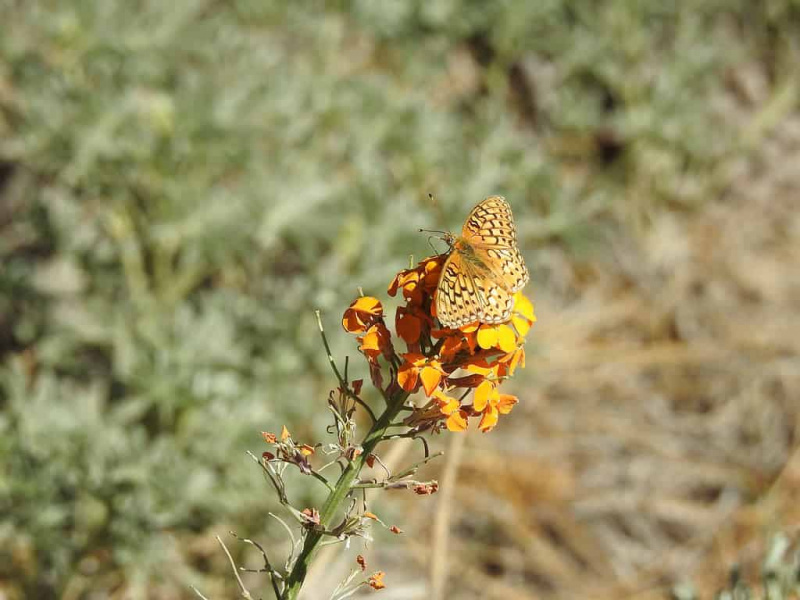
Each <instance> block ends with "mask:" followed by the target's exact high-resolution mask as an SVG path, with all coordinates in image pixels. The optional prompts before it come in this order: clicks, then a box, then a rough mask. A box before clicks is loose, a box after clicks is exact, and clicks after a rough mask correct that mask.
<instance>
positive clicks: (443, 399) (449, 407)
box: [433, 390, 461, 417]
mask: <svg viewBox="0 0 800 600" xmlns="http://www.w3.org/2000/svg"><path fill="white" fill-rule="evenodd" d="M433 400H434V402H436V403H437V404H438V405H439V410H440V411H441V413H442V414H443V415H444V416H446V417H449V416H450V415H452V414H453V413H454V412H456V411H457V410H458V409H459V408H461V404H460V403H459V401H458V400H457V399H456V398H453V397H452V396H447V395H445V394H444V392H442V391H440V390H436V391H435V392H433Z"/></svg>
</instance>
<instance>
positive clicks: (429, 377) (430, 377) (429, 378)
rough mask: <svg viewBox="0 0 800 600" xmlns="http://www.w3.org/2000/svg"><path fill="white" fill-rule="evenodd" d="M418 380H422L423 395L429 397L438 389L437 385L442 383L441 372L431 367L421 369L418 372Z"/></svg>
mask: <svg viewBox="0 0 800 600" xmlns="http://www.w3.org/2000/svg"><path fill="white" fill-rule="evenodd" d="M420 379H422V387H423V388H424V389H425V395H426V396H430V395H431V394H432V393H433V391H434V390H435V389H436V388H437V387H439V383H440V382H441V381H442V372H441V371H440V370H438V369H435V368H433V367H423V368H422V371H421V372H420Z"/></svg>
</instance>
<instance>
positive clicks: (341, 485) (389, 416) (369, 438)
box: [282, 392, 408, 600]
mask: <svg viewBox="0 0 800 600" xmlns="http://www.w3.org/2000/svg"><path fill="white" fill-rule="evenodd" d="M406 398H408V393H407V392H398V393H397V394H395V395H394V396H392V397H391V398H390V400H391V401H390V402H389V403H388V406H387V407H386V409H385V410H384V411H383V413H382V414H381V416H380V417H378V420H377V421H375V423H374V424H373V425H372V429H370V430H369V432H368V433H367V435H366V436H365V437H364V440H363V441H362V442H361V447H362V449H363V452H362V453H361V454H359V455H358V456H357V457H356V458H354V459H353V460H352V461H350V464H348V465H347V467H346V468H345V470H344V471H343V472H342V474H341V476H340V477H339V480H338V481H337V482H336V486H335V487H334V489H333V491H332V492H331V493H330V494H328V498H327V500H325V504H323V505H322V509H321V510H320V525H321V526H323V527H325V528H326V529H327V528H330V527H331V526H332V525H333V524H334V523H333V521H334V519H335V518H336V516H337V514H338V513H339V511H340V508H341V506H342V503H343V502H344V501H345V500H346V499H347V496H348V494H349V493H350V491H351V490H352V489H353V483H354V482H355V480H356V478H357V477H358V475H359V473H361V469H362V468H363V467H364V464H366V461H367V457H368V456H369V455H370V454H371V453H372V452H373V450H375V447H376V446H377V445H378V444H379V443H380V442H381V441H382V438H383V436H384V434H385V433H386V429H387V428H388V427H389V424H390V423H391V422H392V421H393V420H394V418H395V417H396V416H397V415H398V413H399V412H400V409H401V408H402V407H403V403H404V402H405V401H406ZM321 540H322V533H320V532H318V531H313V530H310V531H308V532H307V533H306V537H305V542H304V543H303V549H302V550H301V551H300V555H299V556H298V557H297V561H296V562H295V563H294V567H293V568H292V572H291V573H289V576H288V578H287V579H286V587H285V588H284V591H283V598H282V600H297V597H298V595H299V594H300V588H301V587H302V585H303V582H304V581H305V578H306V575H307V574H308V569H309V567H310V565H311V561H312V560H313V559H314V556H315V555H316V553H317V551H318V550H319V545H320V541H321Z"/></svg>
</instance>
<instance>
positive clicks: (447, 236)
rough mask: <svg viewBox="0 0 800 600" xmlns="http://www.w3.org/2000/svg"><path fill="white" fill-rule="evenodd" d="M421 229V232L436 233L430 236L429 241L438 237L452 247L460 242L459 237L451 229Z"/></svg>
mask: <svg viewBox="0 0 800 600" xmlns="http://www.w3.org/2000/svg"><path fill="white" fill-rule="evenodd" d="M419 231H420V233H431V234H434V235H431V236H429V237H428V243H430V239H431V238H433V237H436V238H439V239H440V240H442V241H444V243H445V244H447V245H448V247H449V248H450V249H452V248H453V247H455V246H457V244H458V238H457V237H456V236H454V235H453V234H452V233H450V232H449V231H438V230H436V229H420V230H419Z"/></svg>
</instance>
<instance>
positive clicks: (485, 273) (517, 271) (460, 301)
mask: <svg viewBox="0 0 800 600" xmlns="http://www.w3.org/2000/svg"><path fill="white" fill-rule="evenodd" d="M444 240H445V242H447V244H448V245H449V246H450V252H449V255H448V257H447V261H446V262H445V263H444V267H442V275H441V278H440V279H439V285H438V287H437V289H436V317H437V318H438V319H439V322H440V323H441V324H442V325H443V326H444V327H448V328H456V327H461V326H463V325H467V324H468V323H473V322H475V321H479V322H481V323H492V324H493V323H503V322H505V321H508V320H509V318H510V317H511V311H512V309H513V308H514V293H515V292H517V291H519V290H521V289H522V288H523V287H525V284H526V283H528V279H529V275H528V269H527V268H526V267H525V261H524V260H523V259H522V254H521V253H520V251H519V249H518V248H517V230H516V227H515V226H514V219H513V217H512V215H511V207H510V206H509V204H508V202H506V200H505V198H503V197H502V196H489V197H488V198H486V199H485V200H483V201H482V202H481V203H480V204H478V205H477V206H476V207H475V208H473V209H472V211H471V212H470V213H469V216H468V217H467V220H466V222H465V223H464V227H463V229H462V230H461V235H460V236H458V237H457V236H454V235H453V234H452V233H446V234H445V235H444Z"/></svg>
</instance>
